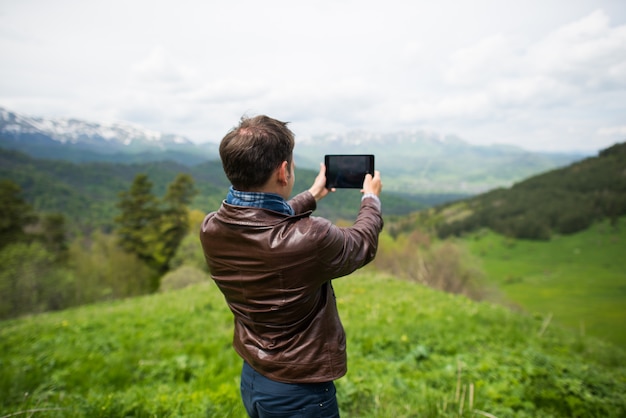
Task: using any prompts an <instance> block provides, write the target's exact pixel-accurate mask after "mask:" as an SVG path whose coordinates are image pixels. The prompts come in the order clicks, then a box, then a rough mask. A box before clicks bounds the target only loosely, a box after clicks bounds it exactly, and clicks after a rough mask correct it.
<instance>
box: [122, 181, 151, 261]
mask: <svg viewBox="0 0 626 418" xmlns="http://www.w3.org/2000/svg"><path fill="white" fill-rule="evenodd" d="M119 198H120V200H119V201H118V203H117V207H118V209H119V210H120V214H119V216H117V217H116V218H115V222H116V224H117V228H116V233H117V236H118V240H119V244H120V246H121V247H122V248H123V249H124V250H126V251H128V252H131V253H134V254H136V255H137V256H138V257H139V259H141V260H143V261H144V262H146V263H147V264H148V265H150V266H151V267H158V266H157V265H156V264H157V263H156V261H155V260H154V250H155V249H154V247H153V246H151V245H149V242H150V240H151V238H152V237H153V236H155V235H157V230H158V224H159V220H160V219H159V218H160V216H161V213H160V211H159V207H158V200H157V198H156V196H154V195H153V194H152V182H151V181H150V180H149V179H148V176H147V175H146V174H138V175H137V176H136V177H135V179H134V181H133V184H132V185H131V187H130V190H129V191H123V192H121V193H120V194H119Z"/></svg>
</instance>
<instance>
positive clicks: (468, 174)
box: [0, 108, 584, 195]
mask: <svg viewBox="0 0 626 418" xmlns="http://www.w3.org/2000/svg"><path fill="white" fill-rule="evenodd" d="M0 147H1V148H6V149H13V150H18V151H21V152H24V153H26V154H28V155H30V156H32V157H36V158H45V159H59V160H66V161H72V162H91V161H106V162H116V163H143V162H154V161H164V160H171V161H175V162H178V163H180V164H184V165H186V166H188V167H191V166H194V165H196V164H200V163H203V162H205V161H215V160H219V155H218V150H217V148H218V145H217V144H215V143H203V144H196V143H194V142H192V141H190V140H188V139H187V138H184V137H182V136H179V135H174V134H163V133H160V132H156V131H153V130H149V129H145V128H142V127H138V126H136V125H132V124H126V123H97V122H88V121H82V120H78V119H50V118H40V117H30V116H24V115H20V114H18V113H16V112H12V111H10V110H7V109H5V108H0ZM294 152H295V158H296V164H297V165H298V166H300V167H302V168H308V169H312V170H317V169H318V168H319V163H320V162H321V161H323V160H324V155H325V154H336V153H351V154H353V153H368V154H374V155H376V167H377V169H378V170H380V171H381V172H382V173H383V175H384V178H385V189H386V190H388V191H395V192H398V193H402V194H425V193H429V194H464V195H467V194H477V193H482V192H485V191H487V190H491V189H494V188H497V187H507V186H510V185H512V184H513V183H515V182H517V181H520V180H523V179H525V178H527V177H530V176H532V175H535V174H537V173H542V172H545V171H549V170H551V169H554V168H557V167H562V166H565V165H567V164H570V163H571V162H573V161H577V160H580V159H581V158H583V157H584V156H583V155H581V154H578V153H562V154H553V153H538V152H530V151H526V150H524V149H522V148H519V147H514V146H510V145H492V146H476V145H472V144H469V143H467V142H465V141H463V140H462V139H461V138H460V137H458V136H454V135H439V134H437V133H433V132H427V131H423V130H414V131H400V132H394V133H385V134H377V133H371V132H365V131H354V132H349V133H347V134H343V135H334V134H328V135H320V136H316V137H313V138H310V139H308V140H307V139H299V138H296V148H295V151H294Z"/></svg>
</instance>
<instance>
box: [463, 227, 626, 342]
mask: <svg viewBox="0 0 626 418" xmlns="http://www.w3.org/2000/svg"><path fill="white" fill-rule="evenodd" d="M465 242H466V244H467V246H468V247H469V249H470V251H471V252H472V253H473V254H474V255H476V256H478V257H479V259H480V260H481V269H482V271H483V273H484V274H485V276H486V279H487V281H488V282H490V283H491V284H495V285H496V286H497V287H498V288H499V290H500V291H501V292H502V293H503V294H504V295H505V297H506V299H507V300H508V301H509V302H510V303H511V304H512V305H513V306H517V307H519V308H521V309H523V310H525V311H527V312H529V313H531V314H538V315H540V316H542V317H547V316H550V318H551V321H554V322H556V323H560V324H563V325H566V326H568V327H570V328H571V329H573V330H576V332H579V333H582V334H589V335H594V336H597V337H601V338H603V339H606V340H607V341H611V342H613V343H615V344H617V345H619V346H621V347H622V348H623V349H626V257H624V255H625V254H626V252H625V249H626V218H621V219H620V221H619V223H618V224H617V225H616V226H615V227H614V226H611V225H609V223H608V222H604V223H597V224H594V225H593V226H592V227H590V228H589V229H587V230H585V231H583V232H580V233H577V234H573V235H566V236H555V237H553V238H552V239H551V240H550V241H526V240H512V239H507V238H504V237H502V236H501V235H497V234H495V233H492V232H487V231H485V232H483V233H478V234H473V235H472V236H471V237H470V238H469V239H466V241H465Z"/></svg>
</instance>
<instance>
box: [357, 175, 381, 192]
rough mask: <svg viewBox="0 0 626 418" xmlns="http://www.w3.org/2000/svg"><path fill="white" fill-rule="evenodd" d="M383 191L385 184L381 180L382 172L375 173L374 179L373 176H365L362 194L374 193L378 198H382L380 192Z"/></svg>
mask: <svg viewBox="0 0 626 418" xmlns="http://www.w3.org/2000/svg"><path fill="white" fill-rule="evenodd" d="M382 190H383V182H382V180H381V179H380V171H378V170H375V171H374V177H372V175H371V174H366V175H365V180H363V188H362V189H361V193H363V194H366V193H373V194H375V195H376V196H380V192H381V191H382Z"/></svg>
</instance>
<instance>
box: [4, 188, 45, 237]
mask: <svg viewBox="0 0 626 418" xmlns="http://www.w3.org/2000/svg"><path fill="white" fill-rule="evenodd" d="M36 219H37V217H36V215H35V213H34V212H33V210H32V208H31V206H30V205H29V204H28V203H26V201H24V199H23V198H22V196H21V189H20V186H18V185H17V184H15V183H14V182H12V181H10V180H0V248H3V247H4V246H6V245H8V244H11V243H14V242H20V241H24V240H26V238H27V235H26V232H25V231H24V227H26V226H27V225H29V224H32V223H33V222H34V221H35V220H36Z"/></svg>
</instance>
